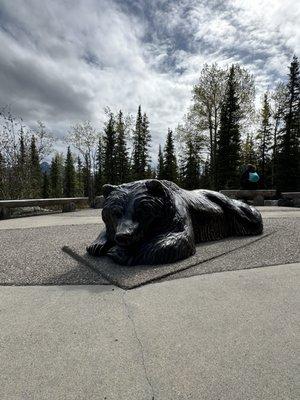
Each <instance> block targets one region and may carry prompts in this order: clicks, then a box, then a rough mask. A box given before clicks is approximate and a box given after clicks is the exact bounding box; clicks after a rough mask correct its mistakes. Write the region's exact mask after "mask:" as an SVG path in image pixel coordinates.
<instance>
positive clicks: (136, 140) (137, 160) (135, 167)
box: [132, 106, 143, 180]
mask: <svg viewBox="0 0 300 400" xmlns="http://www.w3.org/2000/svg"><path fill="white" fill-rule="evenodd" d="M142 124H143V118H142V110H141V106H139V108H138V113H137V117H136V123H135V130H134V132H133V150H132V177H133V179H134V180H138V179H143V178H142V176H141V175H142V170H141V168H142V162H141V153H142V147H143V146H142V135H143V127H142Z"/></svg>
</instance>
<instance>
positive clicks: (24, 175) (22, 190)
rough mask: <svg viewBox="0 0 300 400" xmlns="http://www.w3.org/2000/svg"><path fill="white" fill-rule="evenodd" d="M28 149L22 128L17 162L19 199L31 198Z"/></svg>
mask: <svg viewBox="0 0 300 400" xmlns="http://www.w3.org/2000/svg"><path fill="white" fill-rule="evenodd" d="M27 164H28V163H27V149H26V145H25V141H24V133H23V127H22V126H21V130H20V139H19V154H18V161H17V175H18V176H17V177H18V186H19V197H20V198H26V197H28V196H30V190H29V189H30V185H29V182H28V181H29V179H28V178H29V177H28V168H27Z"/></svg>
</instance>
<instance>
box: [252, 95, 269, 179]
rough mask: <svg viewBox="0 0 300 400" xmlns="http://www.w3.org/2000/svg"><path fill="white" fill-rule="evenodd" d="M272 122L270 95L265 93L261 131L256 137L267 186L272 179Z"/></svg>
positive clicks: (260, 170)
mask: <svg viewBox="0 0 300 400" xmlns="http://www.w3.org/2000/svg"><path fill="white" fill-rule="evenodd" d="M270 120H271V108H270V103H269V98H268V94H267V93H265V95H264V99H263V106H262V110H261V123H260V129H259V131H258V134H257V136H256V139H257V141H258V156H259V158H258V164H259V172H260V173H261V175H262V178H263V180H264V183H265V184H267V183H268V178H270V176H269V175H270V174H271V164H270V157H271V154H270V151H271V148H272V127H271V121H270Z"/></svg>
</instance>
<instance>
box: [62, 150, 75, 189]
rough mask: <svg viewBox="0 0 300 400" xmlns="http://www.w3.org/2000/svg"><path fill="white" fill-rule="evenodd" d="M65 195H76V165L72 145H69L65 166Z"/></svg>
mask: <svg viewBox="0 0 300 400" xmlns="http://www.w3.org/2000/svg"><path fill="white" fill-rule="evenodd" d="M64 196H65V197H74V196H75V167H74V161H73V156H72V153H71V149H70V146H69V147H68V151H67V156H66V160H65V168H64Z"/></svg>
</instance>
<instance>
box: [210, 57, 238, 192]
mask: <svg viewBox="0 0 300 400" xmlns="http://www.w3.org/2000/svg"><path fill="white" fill-rule="evenodd" d="M240 118H241V116H240V107H239V103H238V97H237V94H236V82H235V67H234V65H232V66H231V68H230V71H229V76H228V81H227V87H226V94H225V99H224V102H223V104H222V109H221V119H220V131H219V140H218V149H217V180H216V181H217V188H218V189H225V188H237V187H238V185H239V180H240V179H239V161H240V150H241V149H240V147H241V146H240V127H239V121H240Z"/></svg>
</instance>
